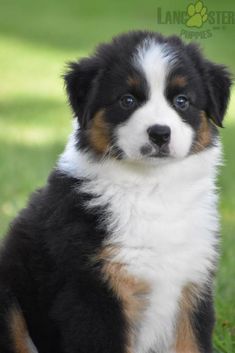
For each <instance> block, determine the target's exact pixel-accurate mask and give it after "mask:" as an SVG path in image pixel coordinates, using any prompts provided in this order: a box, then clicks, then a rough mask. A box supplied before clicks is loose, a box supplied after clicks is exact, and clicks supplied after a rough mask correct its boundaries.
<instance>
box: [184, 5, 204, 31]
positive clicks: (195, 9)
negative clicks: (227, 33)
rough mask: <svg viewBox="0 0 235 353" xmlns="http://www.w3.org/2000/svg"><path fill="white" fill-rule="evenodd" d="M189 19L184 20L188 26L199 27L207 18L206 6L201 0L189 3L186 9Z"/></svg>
mask: <svg viewBox="0 0 235 353" xmlns="http://www.w3.org/2000/svg"><path fill="white" fill-rule="evenodd" d="M187 13H188V16H189V19H188V20H187V22H186V26H188V27H197V28H200V27H202V25H203V24H204V23H205V22H206V21H207V20H208V16H207V8H206V7H205V6H204V4H203V2H202V1H198V2H196V3H195V4H190V5H189V6H188V9H187Z"/></svg>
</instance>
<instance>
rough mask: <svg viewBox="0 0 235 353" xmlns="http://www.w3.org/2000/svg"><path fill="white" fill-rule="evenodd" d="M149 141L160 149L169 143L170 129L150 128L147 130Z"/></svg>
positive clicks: (162, 126) (155, 126)
mask: <svg viewBox="0 0 235 353" xmlns="http://www.w3.org/2000/svg"><path fill="white" fill-rule="evenodd" d="M147 133H148V135H149V138H150V140H151V141H152V142H153V143H155V144H156V145H158V146H159V147H162V146H163V145H167V144H168V143H169V141H170V137H171V129H170V128H169V126H166V125H153V126H150V127H149V128H148V130H147Z"/></svg>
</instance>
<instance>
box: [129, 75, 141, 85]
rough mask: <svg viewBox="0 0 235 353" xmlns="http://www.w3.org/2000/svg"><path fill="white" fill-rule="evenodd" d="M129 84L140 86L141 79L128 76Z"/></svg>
mask: <svg viewBox="0 0 235 353" xmlns="http://www.w3.org/2000/svg"><path fill="white" fill-rule="evenodd" d="M127 84H128V85H129V86H131V87H138V86H139V85H140V80H139V78H138V77H132V76H128V78H127Z"/></svg>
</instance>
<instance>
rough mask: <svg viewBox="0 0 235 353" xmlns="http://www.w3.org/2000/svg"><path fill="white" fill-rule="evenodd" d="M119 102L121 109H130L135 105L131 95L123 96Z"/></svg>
mask: <svg viewBox="0 0 235 353" xmlns="http://www.w3.org/2000/svg"><path fill="white" fill-rule="evenodd" d="M119 102H120V106H121V108H122V109H131V108H133V107H134V106H135V105H136V99H135V97H133V96H132V95H131V94H125V95H124V96H122V97H121V98H120V101H119Z"/></svg>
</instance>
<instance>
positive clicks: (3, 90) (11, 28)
mask: <svg viewBox="0 0 235 353" xmlns="http://www.w3.org/2000/svg"><path fill="white" fill-rule="evenodd" d="M171 4H172V2H170V0H164V1H163V0H162V1H158V2H156V1H155V0H148V1H147V2H143V1H140V0H135V3H134V4H133V2H132V3H131V2H128V1H126V0H125V1H124V0H119V1H118V2H114V1H113V2H111V1H107V0H100V1H99V2H97V3H94V2H88V1H86V2H85V1H83V2H82V1H76V0H68V1H60V0H50V1H46V0H41V1H40V2H36V1H32V0H21V1H17V0H15V1H14V0H13V1H6V0H5V1H4V0H2V2H1V12H0V62H1V65H0V77H1V84H0V225H1V234H2V235H3V234H4V233H5V232H6V230H7V226H8V223H9V222H10V220H11V219H12V218H13V217H14V216H15V215H16V213H17V212H18V210H19V209H20V208H21V207H23V206H24V205H25V203H26V200H27V198H28V196H29V194H30V192H32V191H33V190H34V189H35V188H37V187H39V186H41V185H43V184H44V183H45V180H46V178H47V175H48V173H49V171H50V170H51V168H52V167H53V165H54V164H55V161H56V159H57V157H58V154H59V153H61V152H62V150H63V148H64V144H65V142H66V138H67V135H68V134H69V131H70V124H71V118H70V115H71V114H70V111H69V108H68V106H67V104H66V98H65V94H64V89H63V82H62V79H61V74H62V73H63V70H64V63H65V62H66V61H68V60H71V59H73V58H76V57H78V58H79V57H81V56H84V55H87V53H89V52H90V51H91V50H92V48H93V47H94V46H95V45H96V44H97V43H98V42H100V41H104V40H108V39H110V38H111V36H112V35H114V34H116V33H118V32H121V31H126V30H130V29H136V28H142V29H152V30H158V31H161V32H163V33H165V34H171V33H176V34H179V33H180V31H181V29H182V27H183V25H158V24H157V20H156V18H157V16H156V11H157V10H156V9H157V7H158V6H160V7H162V9H163V11H165V10H173V9H175V10H184V9H185V8H186V6H187V5H188V2H187V1H179V2H177V5H175V6H174V8H173V6H172V5H171ZM206 5H207V6H208V9H210V10H214V11H215V10H229V11H232V10H234V6H235V4H233V5H232V4H231V1H229V0H227V1H223V2H217V1H212V0H210V1H209V0H208V1H207V2H206ZM232 6H233V8H232ZM205 29H207V27H205ZM233 31H234V27H232V26H231V25H230V26H227V28H225V29H223V28H220V29H217V30H213V36H212V37H211V38H209V39H207V40H201V41H200V44H201V46H202V47H203V49H204V51H205V53H206V54H207V55H208V57H209V58H211V59H212V60H214V61H217V62H221V63H224V64H226V65H228V66H229V67H230V70H231V71H232V72H233V73H235V64H234V59H233V58H234V54H235V49H234V45H233V36H234V32H233ZM233 103H235V94H233V95H232V100H231V104H230V108H229V111H228V114H227V118H226V121H227V122H226V124H225V126H226V128H225V129H223V131H222V139H223V142H224V150H225V159H226V163H225V166H224V167H223V168H222V172H221V175H220V178H219V187H220V192H221V203H220V210H221V223H222V242H221V250H222V253H221V261H220V268H219V273H218V277H217V285H216V313H217V325H216V329H215V336H214V344H215V349H216V351H217V352H220V353H233V352H235V302H234V298H235V282H234V278H235V260H234V254H233V253H234V245H235V240H234V231H235V183H234V175H235V163H234V151H235V150H234V146H235V142H234V141H235V122H234V121H233V118H234V116H235V110H234V108H233V106H234V104H233Z"/></svg>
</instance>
